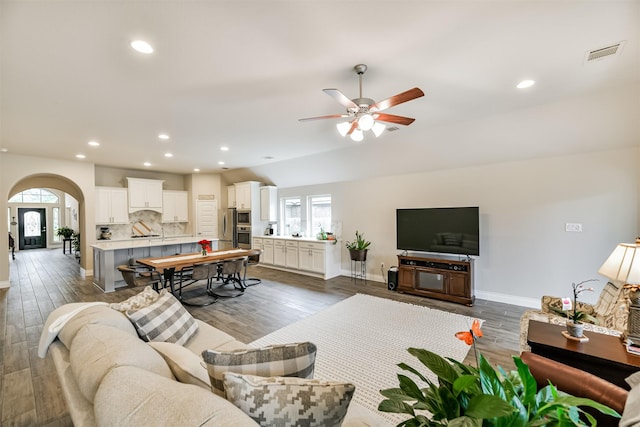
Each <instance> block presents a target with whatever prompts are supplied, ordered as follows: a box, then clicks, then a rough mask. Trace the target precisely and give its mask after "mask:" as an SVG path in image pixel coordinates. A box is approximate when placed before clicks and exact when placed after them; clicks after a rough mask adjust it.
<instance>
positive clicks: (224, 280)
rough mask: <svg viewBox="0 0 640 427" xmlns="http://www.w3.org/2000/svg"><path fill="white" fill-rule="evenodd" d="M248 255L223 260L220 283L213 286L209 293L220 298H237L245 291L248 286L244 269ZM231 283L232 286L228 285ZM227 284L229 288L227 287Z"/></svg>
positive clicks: (219, 276) (219, 275) (219, 277)
mask: <svg viewBox="0 0 640 427" xmlns="http://www.w3.org/2000/svg"><path fill="white" fill-rule="evenodd" d="M247 258H248V257H246V256H244V257H240V258H233V259H228V260H224V261H222V265H221V267H220V270H219V271H218V282H220V284H219V285H218V286H217V287H215V288H213V287H212V288H211V289H210V291H209V295H215V296H216V297H220V298H235V297H239V296H240V295H242V294H243V293H244V290H245V289H246V286H245V285H244V283H243V275H242V274H243V271H244V268H245V265H246V262H247ZM229 285H231V288H228V286H229ZM225 286H227V288H225Z"/></svg>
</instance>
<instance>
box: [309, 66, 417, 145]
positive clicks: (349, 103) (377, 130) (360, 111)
mask: <svg viewBox="0 0 640 427" xmlns="http://www.w3.org/2000/svg"><path fill="white" fill-rule="evenodd" d="M353 68H354V70H355V71H356V73H357V74H358V77H359V80H360V97H359V98H354V99H349V98H347V97H346V96H345V95H344V94H343V93H342V92H340V91H339V90H338V89H322V91H323V92H324V93H326V94H327V95H329V96H331V97H333V98H334V99H335V100H336V101H338V102H339V103H340V104H342V105H343V106H344V107H345V108H346V109H347V112H346V113H345V114H331V115H328V116H319V117H309V118H306V119H299V121H301V122H304V121H308V120H322V119H338V118H347V121H345V122H341V123H338V124H337V125H336V127H337V128H338V132H340V135H342V136H346V135H350V136H351V139H353V140H354V141H362V139H363V138H364V133H363V131H367V130H371V131H372V132H373V133H374V134H375V136H376V137H378V136H380V135H381V134H382V132H383V131H384V129H385V128H386V126H385V125H384V124H382V123H380V122H387V123H395V124H399V125H405V126H408V125H410V124H411V123H413V122H414V121H415V119H413V118H411V117H404V116H396V115H393V114H386V113H381V111H383V110H386V109H388V108H391V107H393V106H395V105H398V104H402V103H404V102H407V101H411V100H413V99H416V98H420V97H421V96H424V92H423V91H422V90H420V89H419V88H417V87H414V88H413V89H409V90H407V91H405V92H402V93H399V94H397V95H394V96H392V97H390V98H387V99H385V100H382V101H380V102H375V101H374V100H373V99H371V98H363V97H362V76H363V75H364V73H365V72H366V71H367V66H366V65H365V64H358V65H356V66H355V67H353Z"/></svg>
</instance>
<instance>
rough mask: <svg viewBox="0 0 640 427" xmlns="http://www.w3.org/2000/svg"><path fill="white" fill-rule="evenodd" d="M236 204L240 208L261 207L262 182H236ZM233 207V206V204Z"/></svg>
mask: <svg viewBox="0 0 640 427" xmlns="http://www.w3.org/2000/svg"><path fill="white" fill-rule="evenodd" d="M235 187H236V188H235V190H236V204H235V207H236V208H237V209H240V210H252V209H260V183H259V182H257V181H245V182H238V183H236V184H235ZM232 207H233V206H232Z"/></svg>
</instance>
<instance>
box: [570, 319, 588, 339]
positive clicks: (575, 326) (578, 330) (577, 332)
mask: <svg viewBox="0 0 640 427" xmlns="http://www.w3.org/2000/svg"><path fill="white" fill-rule="evenodd" d="M583 332H584V323H573V322H571V321H568V322H567V333H568V334H569V335H571V336H572V337H576V338H582V336H583Z"/></svg>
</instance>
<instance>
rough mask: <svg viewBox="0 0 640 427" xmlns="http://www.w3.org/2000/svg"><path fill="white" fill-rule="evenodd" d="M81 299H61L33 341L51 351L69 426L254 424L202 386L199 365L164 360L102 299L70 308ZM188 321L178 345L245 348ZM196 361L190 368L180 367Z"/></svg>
mask: <svg viewBox="0 0 640 427" xmlns="http://www.w3.org/2000/svg"><path fill="white" fill-rule="evenodd" d="M84 306H85V305H83V303H74V304H67V305H64V306H62V307H60V308H58V309H56V310H55V311H54V312H53V313H51V315H50V316H49V318H48V320H47V323H46V324H45V328H44V331H43V336H42V339H41V346H40V350H41V351H40V353H41V356H44V355H45V354H47V353H48V354H49V355H50V356H51V358H52V359H53V362H54V364H55V368H56V371H57V373H58V377H59V379H60V383H61V386H62V391H63V393H64V397H65V400H66V402H67V406H68V409H69V413H70V415H71V419H72V421H73V424H74V425H75V426H76V427H84V426H125V425H127V426H150V425H153V426H179V425H180V426H186V425H190V426H201V425H202V426H205V425H224V426H255V425H256V423H255V422H254V421H253V420H252V419H251V418H250V417H248V416H247V415H245V414H244V413H243V412H242V411H241V410H239V409H238V408H236V407H235V406H234V405H233V404H232V403H230V402H228V401H227V400H225V399H224V398H222V397H220V396H217V395H215V394H213V393H212V392H211V391H210V389H209V379H208V377H207V371H206V369H205V368H204V367H203V366H201V365H199V364H197V363H196V364H195V365H193V364H191V365H189V363H185V364H183V366H180V363H175V361H167V360H169V359H165V357H164V356H162V355H161V354H160V353H159V352H158V351H156V350H155V349H154V348H153V347H152V345H150V344H149V343H147V342H145V341H142V340H141V339H140V338H138V334H137V332H136V330H135V328H134V327H133V325H132V324H131V322H130V321H129V320H128V318H127V317H126V316H125V315H124V314H123V313H121V312H119V311H116V310H113V309H111V308H109V306H107V305H92V306H89V307H88V308H84V309H81V310H80V311H78V309H79V308H81V307H84ZM74 311H75V313H73V312H74ZM69 313H73V317H71V318H70V319H68V320H67V321H66V323H65V324H64V327H62V328H61V329H60V330H59V332H57V336H56V337H55V339H54V340H53V342H51V343H50V344H49V343H48V341H50V340H51V338H49V339H48V338H47V335H48V334H49V332H48V331H50V330H51V329H50V327H51V325H52V324H53V323H54V322H56V320H58V319H60V318H61V317H64V316H65V315H67V314H69ZM196 322H198V331H197V333H196V335H195V336H193V337H192V338H191V339H190V340H189V341H188V343H187V344H186V345H185V347H184V348H185V349H188V350H189V351H190V352H191V354H196V355H197V354H201V352H202V351H203V350H205V349H217V350H220V351H230V350H235V349H243V348H248V346H247V345H246V344H243V343H241V342H239V341H237V340H235V339H234V338H233V337H231V336H230V335H228V334H226V333H224V332H221V331H219V330H218V329H216V328H214V327H212V326H209V325H207V324H206V323H204V322H200V321H198V320H196ZM47 349H48V352H47ZM177 359H179V358H177ZM188 359H189V358H188V357H187V358H186V359H185V360H188ZM198 369H200V371H199V372H195V373H193V372H192V375H185V372H183V371H188V370H192V371H197V370H198ZM176 376H178V377H184V378H192V380H191V381H190V382H191V383H190V384H189V383H184V382H179V381H178V380H176Z"/></svg>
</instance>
